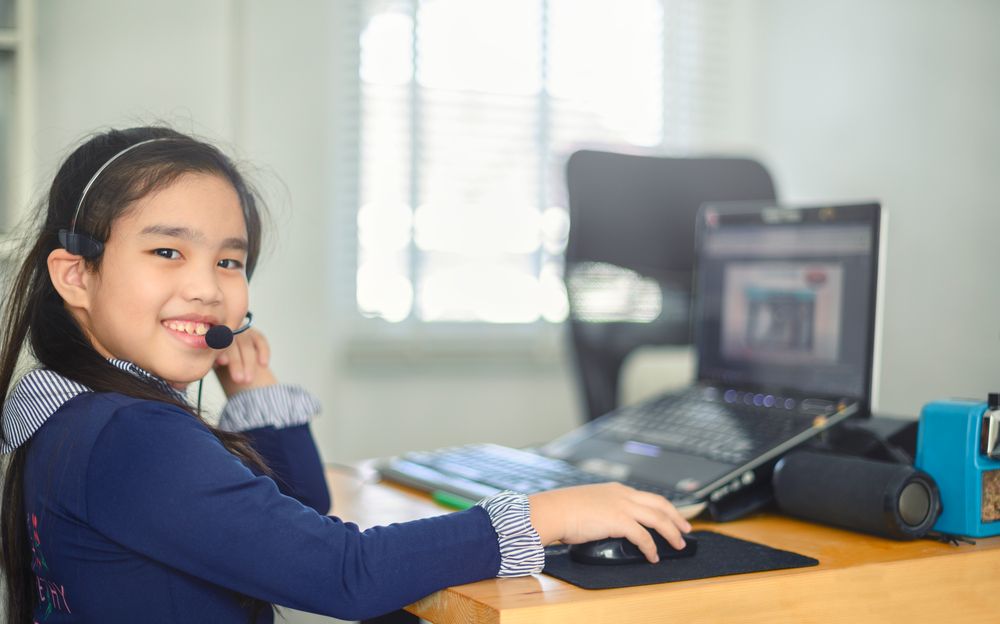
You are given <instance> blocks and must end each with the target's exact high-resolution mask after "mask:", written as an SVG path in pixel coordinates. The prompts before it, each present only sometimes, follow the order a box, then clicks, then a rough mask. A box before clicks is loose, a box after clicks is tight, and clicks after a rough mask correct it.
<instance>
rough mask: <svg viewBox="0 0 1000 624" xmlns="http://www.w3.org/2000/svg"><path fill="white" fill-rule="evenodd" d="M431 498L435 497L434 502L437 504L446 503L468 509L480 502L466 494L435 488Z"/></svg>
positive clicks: (448, 505) (455, 507) (447, 505)
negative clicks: (467, 496)
mask: <svg viewBox="0 0 1000 624" xmlns="http://www.w3.org/2000/svg"><path fill="white" fill-rule="evenodd" d="M431 498H433V499H434V502H436V503H437V504H439V505H444V506H445V507H451V508H453V509H468V508H469V507H472V506H473V505H475V504H476V503H477V502H478V501H474V500H472V499H468V498H466V497H464V496H459V495H458V494H452V493H451V492H445V491H443V490H434V491H433V492H431Z"/></svg>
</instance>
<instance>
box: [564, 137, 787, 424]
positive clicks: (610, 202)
mask: <svg viewBox="0 0 1000 624" xmlns="http://www.w3.org/2000/svg"><path fill="white" fill-rule="evenodd" d="M566 186H567V191H568V195H569V211H570V229H569V240H568V242H567V247H566V273H565V278H566V290H567V294H568V296H569V307H570V315H569V324H570V329H571V333H572V345H573V350H574V352H575V359H576V365H577V373H578V375H579V378H580V382H581V384H582V386H583V390H584V394H585V397H586V403H587V416H588V418H589V419H590V420H593V419H594V418H597V417H598V416H601V415H603V414H606V413H607V412H610V411H611V410H613V409H614V408H615V407H616V406H617V403H618V377H619V373H620V370H621V366H622V362H623V361H624V360H625V357H626V356H627V355H628V354H629V353H630V352H631V351H632V350H634V349H635V348H637V347H640V346H643V345H684V344H690V343H691V342H692V340H693V336H692V327H691V319H690V315H691V308H692V306H691V292H692V275H693V269H694V229H695V215H696V213H697V211H698V207H699V206H701V204H702V203H704V202H706V201H722V200H773V199H775V192H774V184H773V183H772V182H771V176H770V175H769V174H768V172H767V170H766V169H764V167H763V166H762V165H761V164H760V163H758V162H756V161H754V160H750V159H747V158H661V157H651V156H633V155H629V154H615V153H610V152H597V151H590V150H582V151H578V152H575V153H574V154H572V155H571V156H570V158H569V161H568V162H567V165H566Z"/></svg>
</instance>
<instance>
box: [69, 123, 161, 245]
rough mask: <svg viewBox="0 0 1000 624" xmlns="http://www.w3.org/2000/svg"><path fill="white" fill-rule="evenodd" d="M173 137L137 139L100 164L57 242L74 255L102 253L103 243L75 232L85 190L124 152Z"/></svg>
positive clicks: (84, 188)
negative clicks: (67, 226)
mask: <svg viewBox="0 0 1000 624" xmlns="http://www.w3.org/2000/svg"><path fill="white" fill-rule="evenodd" d="M172 140H173V137H157V138H155V139H146V140H145V141H139V142H138V143H134V144H132V145H129V146H128V147H126V148H125V149H123V150H121V151H120V152H118V153H117V154H115V155H114V156H112V157H111V158H109V159H108V160H107V161H105V163H104V164H103V165H101V166H100V167H99V168H98V169H97V171H96V172H95V173H94V175H92V176H91V177H90V180H88V181H87V184H86V185H85V186H84V187H83V192H82V193H80V200H79V201H78V202H77V203H76V210H74V211H73V220H72V221H70V224H69V229H68V230H59V244H60V245H62V246H63V247H65V248H66V251H68V252H70V253H71V254H73V255H76V256H83V257H84V258H96V257H97V256H99V255H101V254H102V253H104V245H103V244H102V243H100V242H98V241H96V240H94V239H93V238H91V237H89V236H87V235H85V234H77V233H76V220H77V218H78V217H79V216H80V208H82V207H83V200H84V199H86V198H87V191H89V190H90V187H91V186H93V184H94V181H96V180H97V178H98V176H100V175H101V172H102V171H104V170H105V169H107V168H108V165H110V164H111V163H113V162H115V161H116V160H118V159H119V158H121V157H122V156H124V155H125V154H127V153H129V152H131V151H132V150H134V149H135V148H137V147H139V146H140V145H145V144H147V143H154V142H156V141H172Z"/></svg>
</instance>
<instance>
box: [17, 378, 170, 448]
mask: <svg viewBox="0 0 1000 624" xmlns="http://www.w3.org/2000/svg"><path fill="white" fill-rule="evenodd" d="M108 362H111V364H113V365H114V366H116V367H118V368H120V369H121V370H123V371H126V372H129V373H132V374H133V375H136V376H138V377H143V378H145V379H148V380H149V381H152V382H153V383H154V384H156V385H157V386H158V387H160V388H162V389H164V390H167V391H168V392H170V393H172V394H174V395H175V396H176V397H177V398H178V399H180V400H181V401H185V402H186V401H187V399H186V398H185V396H184V394H183V393H182V392H181V391H179V390H177V389H176V388H174V387H173V386H171V385H170V384H168V383H167V382H165V381H163V380H162V379H160V378H159V377H156V376H155V375H152V374H151V373H148V372H146V371H144V370H143V369H141V368H139V367H138V366H136V365H135V364H132V363H131V362H124V361H122V360H114V359H111V358H108ZM85 392H91V390H90V388H88V387H87V386H84V385H83V384H79V383H77V382H75V381H71V380H69V379H66V378H65V377H63V376H62V375H60V374H59V373H57V372H55V371H53V370H49V369H47V368H42V369H37V370H33V371H31V372H30V373H28V374H27V375H25V376H24V377H22V378H21V379H20V380H19V381H18V382H17V385H15V386H14V389H13V390H12V391H11V393H10V394H9V395H8V396H7V400H6V401H5V402H4V404H3V415H2V417H0V426H2V429H3V439H2V440H0V455H6V454H8V453H11V452H13V451H14V449H16V448H17V447H19V446H21V445H22V444H24V443H25V442H26V441H27V440H28V438H30V437H31V436H32V435H33V434H34V433H35V432H36V431H38V428H39V427H41V426H42V424H43V423H44V422H45V421H46V420H48V418H49V416H51V415H52V414H54V413H55V412H56V411H57V410H58V409H59V408H60V407H62V406H63V404H65V403H66V402H67V401H69V400H70V399H72V398H73V397H75V396H77V395H79V394H83V393H85Z"/></svg>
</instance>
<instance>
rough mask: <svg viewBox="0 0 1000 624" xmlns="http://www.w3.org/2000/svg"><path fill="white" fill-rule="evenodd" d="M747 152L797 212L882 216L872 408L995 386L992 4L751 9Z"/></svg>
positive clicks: (998, 71)
mask: <svg viewBox="0 0 1000 624" xmlns="http://www.w3.org/2000/svg"><path fill="white" fill-rule="evenodd" d="M758 7H759V13H758V22H757V27H758V31H757V42H758V44H757V46H756V48H755V53H756V54H759V59H758V62H757V66H758V70H757V71H758V72H759V73H758V74H757V77H758V82H757V84H756V89H757V98H758V99H757V104H756V105H757V108H758V110H759V114H758V115H757V122H756V123H757V127H756V128H755V129H754V133H755V134H756V149H757V150H758V152H759V153H760V154H761V155H762V156H763V158H764V160H765V161H766V162H767V164H768V165H769V167H770V169H771V171H772V173H773V175H774V177H775V180H776V184H777V187H778V192H779V194H780V196H781V197H782V198H784V199H786V200H792V201H803V202H808V201H813V200H817V201H826V200H838V199H842V200H850V199H863V198H877V199H880V200H881V201H882V202H883V205H884V206H885V207H886V208H887V209H888V210H889V212H890V223H889V232H888V234H889V235H888V245H889V247H888V250H889V256H888V263H887V266H886V291H885V328H884V331H885V333H884V341H883V346H884V350H883V358H882V370H881V373H882V376H881V379H882V383H881V409H882V411H884V412H886V413H892V414H900V415H908V416H916V415H917V414H918V413H919V409H920V406H921V405H922V404H924V403H925V402H927V401H931V400H934V399H938V398H943V397H954V396H968V397H974V398H977V399H979V400H985V398H986V393H987V392H989V391H990V390H994V391H995V390H996V389H997V388H998V387H1000V339H998V337H1000V322H998V315H997V313H996V310H997V309H998V306H1000V289H998V288H997V287H996V283H997V280H998V278H1000V255H998V254H997V252H996V243H995V232H997V231H1000V210H998V208H1000V205H998V204H1000V175H998V172H1000V114H998V111H1000V80H997V76H1000V37H997V35H996V33H997V32H1000V3H996V2H992V1H990V0H956V1H951V2H940V1H937V0H879V1H877V2H873V1H871V0H844V1H841V2H833V3H831V2H801V1H799V0H761V1H760V2H759V3H758Z"/></svg>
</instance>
